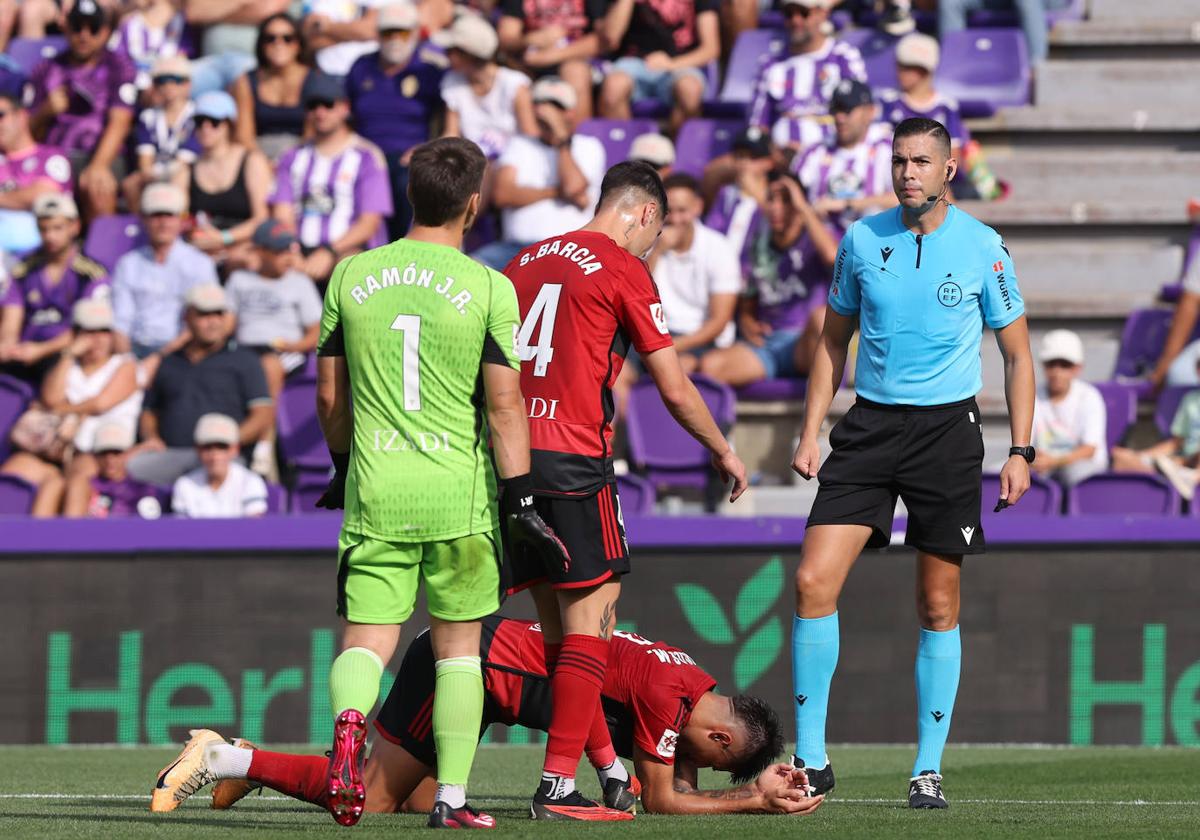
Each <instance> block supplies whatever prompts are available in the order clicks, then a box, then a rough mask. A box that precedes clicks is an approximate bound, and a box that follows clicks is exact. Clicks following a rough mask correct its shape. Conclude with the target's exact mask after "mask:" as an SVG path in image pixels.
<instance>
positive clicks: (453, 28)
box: [431, 12, 500, 61]
mask: <svg viewBox="0 0 1200 840" xmlns="http://www.w3.org/2000/svg"><path fill="white" fill-rule="evenodd" d="M431 40H432V41H433V42H434V43H435V44H437V45H438V46H439V47H441V48H442V49H447V50H449V49H455V50H462V51H463V52H465V53H466V54H467V55H473V56H475V57H476V58H478V59H480V60H482V61H491V60H492V59H493V58H495V56H496V49H497V48H498V47H499V46H500V38H499V36H497V35H496V30H495V29H493V28H492V25H491V24H490V23H488V22H487V21H486V20H484V19H483V18H481V17H480V16H479V15H476V14H471V13H469V12H463V13H462V14H460V15H459V16H458V17H456V18H455V19H454V23H452V24H450V26H449V27H448V28H446V29H443V30H442V31H441V32H438V33H436V34H435V35H434V36H433V38H432V39H431Z"/></svg>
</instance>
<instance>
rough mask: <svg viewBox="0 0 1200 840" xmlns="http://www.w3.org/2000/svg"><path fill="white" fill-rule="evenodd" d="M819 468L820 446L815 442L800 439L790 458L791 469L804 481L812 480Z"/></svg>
mask: <svg viewBox="0 0 1200 840" xmlns="http://www.w3.org/2000/svg"><path fill="white" fill-rule="evenodd" d="M820 468H821V444H819V443H817V441H815V440H805V439H804V438H801V439H800V445H799V446H797V447H796V454H795V455H793V456H792V469H793V470H794V471H795V472H796V474H797V475H799V476H800V477H801V478H803V479H804V480H805V481H808V480H809V479H811V478H813V477H814V476H816V474H817V470H819V469H820Z"/></svg>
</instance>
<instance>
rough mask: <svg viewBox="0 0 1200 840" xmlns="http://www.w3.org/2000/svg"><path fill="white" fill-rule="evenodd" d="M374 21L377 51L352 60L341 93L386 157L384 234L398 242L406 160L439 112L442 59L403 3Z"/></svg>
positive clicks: (404, 219) (404, 212) (405, 207)
mask: <svg viewBox="0 0 1200 840" xmlns="http://www.w3.org/2000/svg"><path fill="white" fill-rule="evenodd" d="M378 20H379V50H378V52H373V53H371V54H369V55H364V56H363V57H362V58H360V59H359V60H358V61H356V62H354V66H353V67H352V68H350V75H349V76H347V77H346V93H347V95H348V96H349V98H350V109H351V111H352V112H353V114H354V122H355V125H356V127H357V128H358V130H359V131H360V132H361V133H362V136H363V137H365V138H366V139H368V140H370V141H371V142H372V143H374V144H375V145H376V146H378V147H379V148H380V149H381V150H382V151H383V154H384V156H385V158H386V159H387V167H388V172H389V174H390V178H391V198H392V207H393V208H394V209H395V213H394V215H393V216H392V217H391V218H390V219H389V220H388V235H389V237H390V238H392V239H399V238H400V237H402V236H404V234H405V233H407V232H408V226H409V223H410V222H411V221H412V207H411V205H410V204H409V202H408V161H409V158H410V157H411V156H412V151H413V149H415V148H416V147H417V146H419V145H421V144H422V143H424V142H425V141H426V140H428V139H429V138H430V135H431V134H432V132H431V127H432V123H433V121H434V119H435V118H437V117H439V116H440V115H441V113H442V97H441V85H442V77H443V76H444V75H445V72H446V59H445V57H444V56H443V55H441V54H440V53H438V52H436V51H435V50H433V49H431V48H430V47H429V46H428V45H426V44H423V43H422V42H421V33H420V22H419V21H418V19H417V8H416V6H414V5H413V4H412V3H410V2H408V0H401V2H398V3H392V4H390V5H388V6H384V7H383V8H382V9H380V10H379V15H378ZM489 29H490V27H489Z"/></svg>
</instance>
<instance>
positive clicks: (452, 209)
mask: <svg viewBox="0 0 1200 840" xmlns="http://www.w3.org/2000/svg"><path fill="white" fill-rule="evenodd" d="M485 169H487V158H486V157H484V155H483V152H482V151H481V150H480V148H479V147H478V146H476V145H475V144H474V143H472V142H471V141H470V140H464V139H463V138H462V137H442V138H439V139H437V140H430V141H429V142H428V143H422V144H421V145H420V146H417V148H416V149H415V150H414V151H413V153H412V160H411V161H410V163H409V165H408V200H409V202H410V203H411V204H412V208H413V223H414V224H418V225H422V226H424V227H441V226H442V225H444V224H446V223H447V222H449V221H450V220H451V219H455V218H458V217H459V216H461V215H462V214H463V211H465V210H466V209H467V202H468V201H470V200H471V196H472V195H473V194H474V193H477V192H479V191H480V189H481V188H482V184H483V171H484V170H485Z"/></svg>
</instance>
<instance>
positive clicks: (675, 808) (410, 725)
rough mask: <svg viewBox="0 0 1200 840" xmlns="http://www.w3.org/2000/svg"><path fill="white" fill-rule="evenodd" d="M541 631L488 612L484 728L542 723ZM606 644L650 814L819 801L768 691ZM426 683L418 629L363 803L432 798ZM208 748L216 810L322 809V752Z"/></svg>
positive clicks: (625, 641)
mask: <svg viewBox="0 0 1200 840" xmlns="http://www.w3.org/2000/svg"><path fill="white" fill-rule="evenodd" d="M541 636H542V633H541V630H540V627H539V625H537V624H535V623H533V622H531V621H522V620H517V619H508V618H500V617H499V616H489V617H488V618H485V619H483V635H482V638H481V640H480V651H479V654H480V660H481V662H482V667H483V676H484V688H485V697H486V700H485V703H484V712H483V730H486V729H487V727H488V726H489V725H491V724H492V723H499V724H505V725H511V724H515V723H519V724H522V725H524V726H527V727H529V728H531V729H539V730H545V729H546V728H547V727H548V726H549V723H550V716H551V703H550V680H549V678H548V677H547V676H546V670H547V669H546V660H545V649H544V646H543V644H542V639H541ZM608 652H609V662H608V669H607V676H606V679H605V684H604V692H603V699H604V710H605V712H606V715H607V727H606V732H605V737H606V739H607V737H608V733H609V730H611V735H612V742H613V743H614V744H615V745H616V746H617V749H618V750H619V751H620V754H621V755H623V756H625V757H627V758H632V759H633V762H634V768H635V770H636V772H637V774H638V777H639V778H640V779H641V780H642V784H643V787H642V805H643V807H644V808H645V809H646V810H647V811H648V812H651V813H660V814H714V813H780V814H796V813H799V814H803V813H809V812H811V811H813V810H814V809H816V808H817V807H818V806H819V805H820V803H821V797H810V796H807V795H806V792H805V790H804V788H805V786H806V785H807V780H806V779H805V777H804V775H803V773H802V771H800V770H797V769H795V768H792V767H790V766H788V765H786V764H773V763H772V762H773V761H774V759H775V756H776V755H778V754H779V752H780V751H781V749H782V746H783V744H782V741H783V736H782V735H781V731H780V724H779V718H778V717H777V716H776V715H775V712H774V711H772V709H771V708H770V706H769V705H768V704H766V703H765V702H764V701H762V700H760V699H758V698H757V697H750V696H738V697H724V696H722V695H720V694H717V693H716V692H715V691H714V690H713V688H714V686H715V685H716V683H715V681H714V680H713V678H712V677H711V676H710V675H709V674H707V673H706V672H705V671H704V670H703V669H702V668H700V667H699V666H698V665H696V663H695V662H694V661H693V660H692V658H691V657H690V656H689V655H688V654H687V653H685V652H684V651H682V650H680V649H679V648H676V647H673V646H672V645H670V644H668V643H666V642H661V641H651V640H649V639H644V638H642V637H641V636H637V635H634V634H631V633H623V632H620V631H618V632H617V633H616V634H615V635H614V637H613V639H612V643H611V644H610V645H609V650H608ZM433 693H434V655H433V646H432V644H431V642H430V638H429V633H428V632H423V633H421V634H420V635H418V636H417V637H416V638H415V639H413V641H412V643H411V644H410V645H409V648H408V650H407V651H406V653H405V655H404V660H403V661H402V663H401V665H400V671H399V673H398V674H397V675H396V681H395V683H394V685H393V687H392V690H391V692H390V693H389V694H388V697H387V699H386V700H385V701H384V704H383V706H382V708H381V709H380V711H379V716H378V718H377V719H376V721H375V728H376V730H377V731H378V733H379V735H380V736H381V737H380V739H379V740H377V741H376V743H375V746H374V749H373V750H372V752H371V757H370V758H369V759H367V763H366V766H365V768H364V771H363V780H364V783H365V785H366V788H367V797H366V810H368V811H374V812H394V811H404V812H410V813H416V812H422V813H424V812H427V811H428V810H429V808H430V807H431V805H432V802H433V796H434V792H435V788H436V782H435V772H436V762H437V755H436V751H435V746H434V741H433V734H432V726H431V713H432V708H433ZM480 734H481V735H482V731H481V733H480ZM213 738H214V740H216V736H213ZM185 752H186V750H185ZM203 754H204V760H203V762H202V764H201V765H199V766H198V767H197V769H196V771H195V772H194V774H193V775H194V776H195V777H196V779H197V781H198V783H197V785H196V786H195V788H196V789H198V788H199V787H200V786H202V784H203V782H206V781H211V780H212V779H213V778H214V777H216V778H218V779H222V781H220V782H218V784H217V786H216V788H215V789H214V790H213V807H214V808H222V809H223V808H228V807H230V806H231V805H233V804H234V803H235V802H236V801H237V800H238V799H240V798H242V797H243V796H245V795H246V793H248V792H249V791H250V790H252V789H253V788H254V787H255V786H257V785H266V786H267V787H270V788H272V789H274V790H277V791H279V792H280V793H285V794H288V795H289V796H294V797H296V798H297V799H302V800H304V801H306V802H312V803H313V804H315V805H320V806H322V807H327V802H326V797H327V792H326V789H325V767H326V763H327V762H326V760H325V758H324V757H323V756H313V755H292V754H288V753H275V752H268V751H266V750H259V749H252V751H247V750H244V749H239V748H238V747H235V746H231V745H229V744H226V743H225V742H224V741H220V740H216V743H215V744H212V745H210V746H208V747H206V748H205V749H204V751H203ZM704 767H711V768H713V769H716V770H721V771H724V772H728V773H730V774H731V776H732V779H733V781H734V782H735V784H737V786H736V787H732V788H726V789H722V790H699V789H698V788H697V785H696V773H697V770H698V769H699V768H704ZM238 768H241V769H238ZM243 780H246V781H243ZM191 792H194V790H193V791H189V792H187V793H185V794H184V795H183V796H182V797H181V798H180V799H179V801H182V799H186V798H187V796H188V795H190V793H191Z"/></svg>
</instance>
